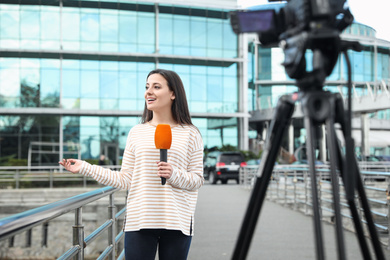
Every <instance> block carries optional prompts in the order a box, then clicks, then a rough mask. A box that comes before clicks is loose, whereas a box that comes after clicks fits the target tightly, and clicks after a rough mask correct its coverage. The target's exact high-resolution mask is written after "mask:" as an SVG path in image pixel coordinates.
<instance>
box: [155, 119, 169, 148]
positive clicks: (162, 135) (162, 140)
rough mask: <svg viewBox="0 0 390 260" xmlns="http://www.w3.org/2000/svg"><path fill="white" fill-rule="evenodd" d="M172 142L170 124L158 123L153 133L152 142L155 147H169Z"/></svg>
mask: <svg viewBox="0 0 390 260" xmlns="http://www.w3.org/2000/svg"><path fill="white" fill-rule="evenodd" d="M171 143H172V132H171V126H170V125H167V124H158V125H157V127H156V132H155V133H154V144H155V145H156V148H157V149H169V148H171Z"/></svg>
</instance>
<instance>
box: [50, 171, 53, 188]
mask: <svg viewBox="0 0 390 260" xmlns="http://www.w3.org/2000/svg"><path fill="white" fill-rule="evenodd" d="M49 179H50V189H53V182H54V173H53V169H50V172H49Z"/></svg>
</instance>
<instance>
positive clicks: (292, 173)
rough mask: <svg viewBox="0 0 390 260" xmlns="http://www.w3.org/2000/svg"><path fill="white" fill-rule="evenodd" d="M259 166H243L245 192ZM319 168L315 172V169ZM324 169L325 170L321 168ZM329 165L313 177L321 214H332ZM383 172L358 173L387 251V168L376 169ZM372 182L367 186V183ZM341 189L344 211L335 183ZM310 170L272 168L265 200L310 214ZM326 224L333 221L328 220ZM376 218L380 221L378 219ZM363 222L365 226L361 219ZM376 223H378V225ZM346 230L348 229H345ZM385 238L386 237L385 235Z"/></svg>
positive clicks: (389, 179) (389, 178)
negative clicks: (316, 183) (316, 184)
mask: <svg viewBox="0 0 390 260" xmlns="http://www.w3.org/2000/svg"><path fill="white" fill-rule="evenodd" d="M258 167H259V166H245V167H241V168H240V184H242V185H243V186H244V187H245V188H249V189H251V188H252V187H253V186H254V184H255V181H256V177H258V174H259V173H258ZM317 167H318V168H317ZM321 167H324V168H321ZM326 167H329V166H328V165H316V174H317V175H318V177H317V182H318V193H319V198H318V200H319V206H320V208H319V209H320V210H321V211H326V212H333V211H332V207H333V206H332V204H333V200H332V199H331V197H332V196H333V195H332V191H331V189H332V185H331V182H330V181H329V180H330V178H331V176H330V170H329V168H328V169H327V168H326ZM378 169H380V170H386V172H384V171H362V170H361V171H360V173H361V178H362V180H363V183H364V188H365V189H367V190H370V192H369V193H368V201H369V202H370V203H371V204H372V208H371V214H373V215H375V216H376V218H375V219H376V220H375V221H376V223H375V226H376V227H378V228H379V229H381V230H382V231H384V233H383V236H382V237H381V241H380V242H381V243H382V244H384V245H386V246H387V249H389V250H390V232H389V230H390V196H388V194H389V190H390V164H387V167H386V168H385V169H381V168H378ZM369 180H372V181H370V182H367V181H369ZM338 183H339V185H340V186H341V187H340V193H339V194H340V198H342V200H341V201H340V205H341V206H342V207H343V208H344V209H347V208H349V205H348V204H347V203H345V202H344V201H343V199H344V198H345V191H344V189H342V186H343V183H342V182H341V179H340V181H339V182H338ZM310 187H311V181H310V169H309V167H308V165H275V167H274V169H273V174H272V176H271V180H270V183H269V187H268V191H267V199H269V200H272V201H276V202H280V203H281V204H283V205H285V206H286V205H291V206H292V207H293V209H295V210H297V209H299V210H302V211H303V212H304V213H305V214H310V211H309V208H310V207H312V203H311V200H312V196H311V193H310ZM321 215H322V219H323V220H325V219H326V217H325V215H324V214H323V213H322V212H321ZM342 215H343V216H344V217H346V218H349V219H352V216H349V215H347V214H342ZM327 217H328V219H329V221H332V218H331V217H330V216H329V215H328V216H327ZM378 217H379V218H378ZM362 222H363V223H365V221H364V219H362ZM378 222H379V223H378ZM346 228H347V229H349V225H348V224H347V225H346ZM385 233H386V234H387V235H386V236H385V235H384V234H385Z"/></svg>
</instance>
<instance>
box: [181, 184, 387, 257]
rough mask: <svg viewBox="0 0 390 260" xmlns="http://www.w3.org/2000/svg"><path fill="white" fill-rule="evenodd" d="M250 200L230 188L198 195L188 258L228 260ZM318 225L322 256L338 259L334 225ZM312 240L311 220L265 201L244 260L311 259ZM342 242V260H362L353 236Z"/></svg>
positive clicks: (206, 188) (211, 189) (204, 190)
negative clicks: (323, 249) (319, 226)
mask: <svg viewBox="0 0 390 260" xmlns="http://www.w3.org/2000/svg"><path fill="white" fill-rule="evenodd" d="M250 195H251V191H249V190H245V189H244V188H242V187H240V186H239V185H236V184H230V183H229V184H228V185H209V184H206V185H205V186H204V187H202V188H201V189H200V190H199V200H198V206H197V211H196V215H195V233H194V234H195V235H194V238H193V241H192V245H191V249H190V253H189V257H188V259H190V260H200V259H202V260H203V259H213V260H218V259H231V256H232V254H233V251H234V247H235V244H236V240H237V237H238V233H239V230H240V228H241V224H242V219H243V217H244V214H245V212H246V208H247V206H248V201H249V197H250ZM322 223H323V226H322V227H323V233H324V238H323V239H324V244H325V257H326V259H338V254H337V245H336V235H335V228H334V225H331V224H327V223H325V222H322ZM314 237H315V234H314V231H313V219H312V216H305V215H304V214H303V213H301V212H298V211H294V210H292V209H289V208H285V207H283V206H282V205H279V204H276V203H273V202H269V201H267V200H266V201H265V202H264V205H263V208H262V211H261V214H260V218H259V220H258V223H257V228H256V231H255V234H254V237H253V240H252V244H251V248H250V250H249V253H248V256H247V259H267V260H268V259H283V260H285V259H289V260H294V259H300V260H301V259H316V258H317V256H316V252H315V240H314ZM344 240H345V246H346V256H347V259H354V260H356V259H363V256H362V255H361V252H360V246H359V244H358V240H357V237H356V234H355V233H352V232H349V231H345V232H344ZM368 242H369V243H371V241H370V240H369V241H368ZM384 254H385V255H386V259H390V251H388V250H386V249H384ZM373 259H376V258H375V257H373Z"/></svg>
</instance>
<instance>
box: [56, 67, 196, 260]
mask: <svg viewBox="0 0 390 260" xmlns="http://www.w3.org/2000/svg"><path fill="white" fill-rule="evenodd" d="M158 124H169V125H170V126H171V131H172V145H171V148H170V149H169V150H168V162H160V152H159V150H158V149H156V147H155V143H154V134H155V130H156V126H157V125H158ZM59 163H60V164H61V165H63V166H64V167H65V169H67V170H68V171H70V172H72V173H81V174H83V175H86V176H90V177H93V178H94V179H95V180H97V181H98V182H100V183H102V184H104V185H109V186H113V187H117V188H121V189H127V190H129V193H128V198H127V211H126V218H125V224H124V230H125V255H126V259H128V260H129V259H131V260H135V259H139V260H148V259H155V255H156V251H157V248H158V254H159V259H160V260H168V259H169V260H171V259H186V258H187V255H188V251H189V248H190V244H191V239H192V235H193V226H194V214H195V206H196V202H197V197H198V189H199V188H200V187H201V186H202V185H203V183H204V178H203V141H202V138H201V135H200V133H199V131H198V129H197V128H196V127H195V126H194V125H193V124H192V122H191V117H190V114H189V110H188V105H187V99H186V95H185V91H184V86H183V83H182V81H181V79H180V77H179V76H178V75H177V74H176V73H175V72H173V71H169V70H163V69H156V70H153V71H151V72H150V73H149V75H148V76H147V80H146V90H145V108H144V113H143V115H142V122H141V124H139V125H136V126H134V127H133V128H132V129H131V130H130V132H129V135H128V138H127V144H126V148H125V151H124V154H123V162H122V168H121V170H120V171H112V170H110V169H106V168H102V167H100V166H97V165H91V164H89V163H87V162H85V161H81V160H75V159H68V160H65V159H64V160H63V161H61V162H59ZM161 177H164V178H166V184H165V185H161Z"/></svg>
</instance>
